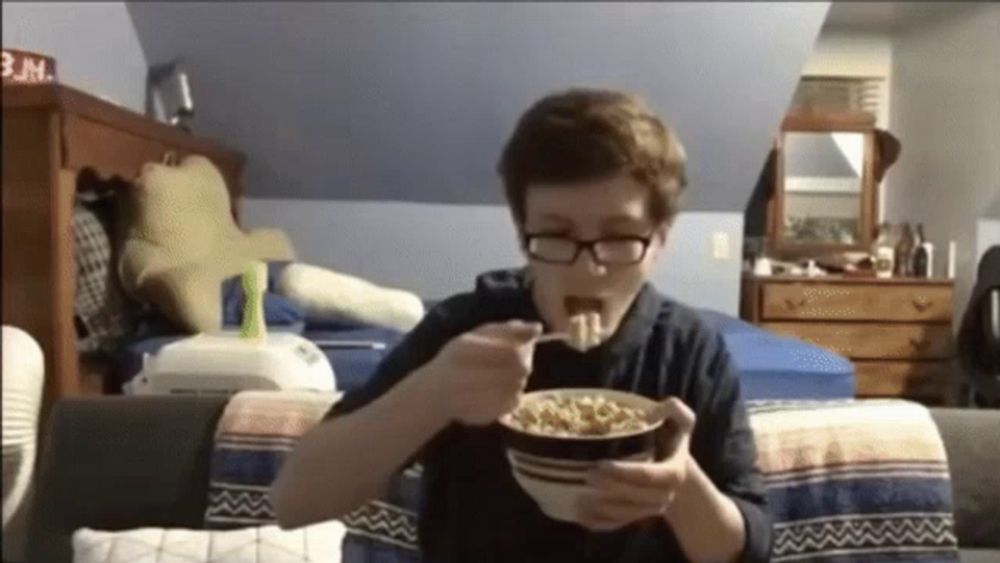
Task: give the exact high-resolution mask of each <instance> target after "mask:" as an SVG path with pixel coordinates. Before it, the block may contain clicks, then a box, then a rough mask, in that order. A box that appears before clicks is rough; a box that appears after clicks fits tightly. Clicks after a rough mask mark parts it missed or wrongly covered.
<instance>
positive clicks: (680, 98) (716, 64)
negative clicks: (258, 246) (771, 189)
mask: <svg viewBox="0 0 1000 563" xmlns="http://www.w3.org/2000/svg"><path fill="white" fill-rule="evenodd" d="M827 7H828V3H827V2H818V3H795V2H788V3H786V2H775V3H752V4H751V3H747V4H743V3H706V4H698V5H694V4H685V3H639V4H624V3H608V4H603V3H579V4H574V3H552V4H539V3H475V2H469V3H440V4H437V3H419V2H415V3H406V2H403V3H392V2H387V3H381V2H378V3H282V4H280V5H279V4H276V3H268V2H260V3H233V2H227V3H221V2H220V3H176V4H175V3H169V4H168V3H160V2H137V3H130V4H129V11H130V12H131V14H132V17H133V19H134V21H135V24H136V29H137V30H138V32H139V37H140V39H141V41H142V43H143V47H144V49H145V52H146V54H147V56H148V59H149V62H150V63H157V62H161V61H163V60H166V59H169V58H172V57H174V56H177V55H184V56H187V57H188V60H189V62H190V68H191V74H192V76H191V79H192V89H193V93H194V96H195V102H196V104H197V105H198V117H197V127H198V129H200V130H201V131H204V132H207V133H209V134H211V135H214V136H217V137H220V138H224V139H229V140H231V141H232V142H234V143H236V144H238V145H239V146H240V147H241V148H243V149H244V150H246V151H247V153H248V155H249V165H248V168H247V174H248V178H247V186H248V193H249V194H250V195H252V196H257V197H268V198H296V199H299V198H301V199H327V200H329V199H340V200H397V201H411V202H434V203H451V204H454V203H499V202H500V201H501V194H500V191H499V189H498V183H497V179H496V174H495V172H494V168H495V164H496V159H497V155H498V154H499V150H500V147H501V144H502V142H503V141H504V139H505V138H506V136H507V135H508V134H509V133H510V130H511V129H512V127H513V125H514V121H515V119H516V117H517V115H518V114H519V113H520V112H521V111H522V110H523V109H525V107H526V106H527V105H528V104H529V103H530V102H532V101H533V100H534V99H536V98H537V97H539V96H540V95H542V94H544V93H547V92H549V91H551V90H553V89H558V88H563V87H566V86H569V85H575V84H586V85H607V86H616V87H623V88H627V89H630V90H634V91H637V92H639V93H642V94H644V95H646V96H647V97H648V98H649V99H650V100H651V102H652V103H653V105H654V106H655V107H657V108H658V109H660V110H661V111H662V112H663V113H665V114H666V115H667V116H669V119H670V120H671V121H672V122H673V123H674V124H675V125H676V128H677V130H678V131H679V133H680V135H681V138H682V139H683V140H684V142H685V143H686V144H687V145H688V149H689V153H690V154H691V155H692V162H691V172H690V178H691V180H692V184H693V186H694V189H693V190H692V193H691V196H690V199H689V202H688V203H689V208H690V209H694V210H721V211H737V210H739V209H741V208H742V206H743V204H744V203H745V200H746V199H747V197H748V196H749V193H750V190H751V187H752V185H753V182H754V180H755V178H756V174H757V172H759V170H760V167H761V163H762V162H763V160H764V158H765V156H766V154H767V150H768V145H769V141H770V139H771V135H772V133H773V132H774V130H775V128H776V126H777V124H778V123H779V119H780V116H781V115H782V113H783V111H784V109H785V107H786V106H787V103H788V101H789V99H790V97H791V94H792V91H793V88H794V85H795V83H796V80H797V78H798V75H799V71H800V69H801V67H802V65H803V64H804V62H805V60H806V58H807V57H808V55H809V53H810V51H811V49H812V45H813V41H814V39H815V37H816V35H817V33H818V32H819V28H820V26H821V24H822V21H823V18H824V15H825V13H826V10H827Z"/></svg>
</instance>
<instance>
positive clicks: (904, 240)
mask: <svg viewBox="0 0 1000 563" xmlns="http://www.w3.org/2000/svg"><path fill="white" fill-rule="evenodd" d="M915 246H916V245H915V241H914V237H913V228H912V227H910V224H909V223H903V229H902V232H901V233H900V236H899V241H898V242H897V243H896V269H895V271H894V272H893V275H895V276H896V277H900V278H905V277H909V276H912V275H913V271H912V268H911V266H912V265H913V248H914V247H915Z"/></svg>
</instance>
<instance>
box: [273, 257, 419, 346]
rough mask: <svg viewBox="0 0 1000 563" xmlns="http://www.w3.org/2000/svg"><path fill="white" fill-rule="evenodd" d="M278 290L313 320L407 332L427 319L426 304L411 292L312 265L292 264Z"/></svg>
mask: <svg viewBox="0 0 1000 563" xmlns="http://www.w3.org/2000/svg"><path fill="white" fill-rule="evenodd" d="M277 286H278V292H279V293H281V294H282V295H284V296H285V297H287V298H289V299H291V300H292V301H293V302H295V303H296V304H297V305H298V306H300V307H302V309H303V310H305V312H306V317H308V318H312V319H320V320H332V321H337V320H343V319H344V318H348V319H351V320H354V321H361V322H363V323H368V324H374V325H379V326H385V327H389V328H394V329H396V330H398V331H401V332H406V331H409V330H410V329H412V328H413V327H414V326H416V325H417V323H418V322H420V319H421V318H423V316H424V303H423V301H421V300H420V298H419V297H417V296H416V295H414V294H413V293H411V292H409V291H406V290H402V289H395V288H391V287H384V286H380V285H377V284H374V283H372V282H370V281H368V280H365V279H362V278H359V277H356V276H351V275H348V274H341V273H339V272H334V271H333V270H328V269H326V268H322V267H319V266H313V265H310V264H301V263H295V264H289V265H288V266H286V267H285V269H284V270H283V271H282V273H281V277H280V278H279V279H278V283H277Z"/></svg>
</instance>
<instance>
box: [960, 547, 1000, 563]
mask: <svg viewBox="0 0 1000 563" xmlns="http://www.w3.org/2000/svg"><path fill="white" fill-rule="evenodd" d="M958 557H959V560H960V561H961V562H962V563H997V561H1000V549H962V550H959V552H958Z"/></svg>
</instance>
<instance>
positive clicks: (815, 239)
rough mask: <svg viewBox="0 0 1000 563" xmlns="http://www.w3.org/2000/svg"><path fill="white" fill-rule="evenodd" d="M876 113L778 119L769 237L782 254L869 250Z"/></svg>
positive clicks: (874, 200) (873, 212)
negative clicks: (780, 124)
mask: <svg viewBox="0 0 1000 563" xmlns="http://www.w3.org/2000/svg"><path fill="white" fill-rule="evenodd" d="M873 144H874V117H873V116H870V115H869V114H851V115H839V116H830V115H816V114H806V115H802V114H792V115H789V116H787V117H786V118H785V120H784V122H783V123H782V133H781V136H780V138H779V139H778V143H777V148H778V151H777V153H778V154H777V169H776V171H775V172H776V173H775V175H774V181H775V185H774V191H773V194H774V196H775V197H774V200H773V208H772V210H771V211H772V213H771V221H770V223H771V226H770V231H771V239H772V241H773V242H774V243H775V247H776V249H777V250H780V251H782V253H783V254H789V255H792V254H798V253H816V252H820V251H825V250H830V251H840V250H855V249H867V248H868V246H869V245H870V244H871V237H872V231H873V230H874V228H875V225H874V219H873V218H874V217H875V216H876V215H877V211H876V209H877V206H878V202H877V194H876V192H877V190H876V188H875V185H874V181H873V174H872V159H873V156H872V152H873V150H874V147H873Z"/></svg>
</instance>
